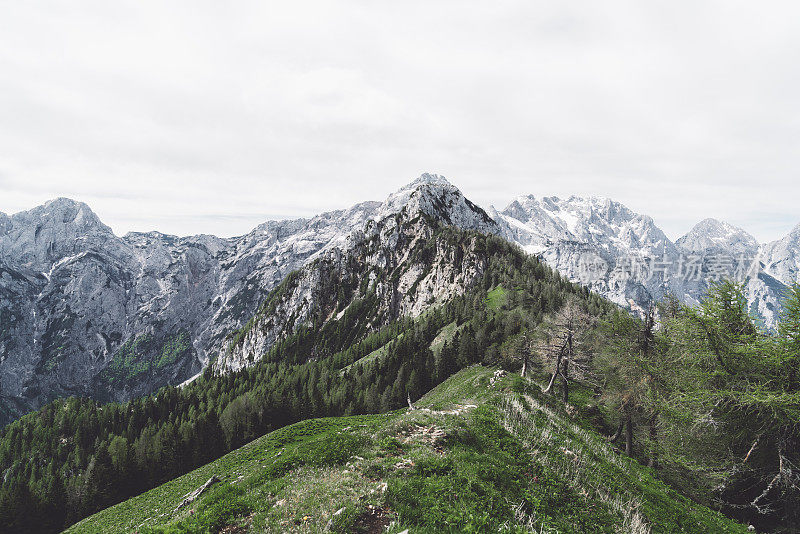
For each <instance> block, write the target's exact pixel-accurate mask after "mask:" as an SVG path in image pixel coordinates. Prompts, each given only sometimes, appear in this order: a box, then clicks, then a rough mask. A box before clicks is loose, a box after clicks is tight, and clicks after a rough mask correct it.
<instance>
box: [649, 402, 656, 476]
mask: <svg viewBox="0 0 800 534" xmlns="http://www.w3.org/2000/svg"><path fill="white" fill-rule="evenodd" d="M657 422H658V414H657V413H654V414H653V416H652V417H651V418H650V422H649V426H650V429H649V430H650V450H651V452H650V460H649V461H648V463H647V465H649V466H650V467H652V468H654V469H655V468H657V467H658V427H657V426H656V425H657Z"/></svg>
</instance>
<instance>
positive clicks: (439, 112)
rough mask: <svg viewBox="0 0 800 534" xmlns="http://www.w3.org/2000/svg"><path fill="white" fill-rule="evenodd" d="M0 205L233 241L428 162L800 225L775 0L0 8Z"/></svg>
mask: <svg viewBox="0 0 800 534" xmlns="http://www.w3.org/2000/svg"><path fill="white" fill-rule="evenodd" d="M0 10H1V12H2V17H0V147H2V148H0V210H2V211H5V212H14V211H18V210H21V209H26V208H29V207H31V206H33V205H35V204H38V203H40V202H43V201H45V200H47V199H49V198H52V197H55V196H70V197H74V198H78V199H80V200H84V201H86V202H88V203H90V204H91V205H92V207H93V208H94V209H95V210H96V211H97V212H98V214H99V215H100V216H101V218H102V219H103V220H104V221H106V222H107V223H108V224H110V225H111V226H112V228H114V230H115V231H117V232H118V233H124V232H125V231H127V230H131V229H137V230H147V229H152V228H158V229H160V230H162V231H166V232H172V233H178V234H187V233H196V232H206V233H217V234H222V235H232V234H237V233H243V232H246V231H248V230H249V229H250V228H251V227H252V226H254V225H255V224H257V223H258V222H261V221H262V220H264V219H265V218H268V217H286V216H303V215H310V214H313V213H317V212H320V211H323V210H327V209H334V208H339V207H345V206H348V205H350V204H353V203H355V202H358V201H361V200H365V199H382V198H383V197H385V196H386V195H387V194H388V193H389V192H390V191H392V190H394V189H396V188H397V187H399V186H401V185H402V184H403V183H405V182H407V181H410V180H411V179H412V178H414V177H415V176H416V175H418V174H419V173H420V172H422V171H433V172H440V173H442V174H445V175H446V176H448V177H449V178H450V179H451V180H452V181H453V182H454V183H455V184H456V185H458V186H459V187H461V188H462V189H463V190H464V192H465V193H466V194H467V195H468V196H470V198H472V199H473V200H475V201H477V202H478V203H480V204H483V205H488V204H490V203H492V204H495V205H498V206H504V205H505V204H506V203H507V202H508V201H510V200H511V199H512V198H513V197H514V196H516V195H519V194H523V193H524V194H527V193H532V194H536V195H550V194H557V195H570V194H578V195H590V194H592V195H604V196H609V197H612V198H615V199H617V200H620V201H622V202H624V203H626V204H628V205H629V206H630V207H631V208H632V209H635V210H637V211H640V212H644V213H648V214H650V215H652V216H653V217H654V218H655V219H656V221H657V222H658V223H659V224H660V225H661V226H662V227H664V228H665V230H666V231H667V233H668V234H669V235H670V236H672V237H678V236H679V235H680V234H681V233H683V232H685V231H686V230H688V229H689V228H690V227H691V226H692V225H693V223H694V222H696V221H698V220H700V219H703V218H705V217H709V216H712V217H718V218H723V219H726V220H729V221H730V222H732V223H735V224H737V225H739V226H742V227H744V228H746V229H748V230H750V231H751V232H753V233H754V234H755V235H756V236H757V237H758V238H760V239H762V240H767V239H775V238H777V237H779V236H780V235H782V234H784V233H786V232H787V231H788V230H789V229H790V228H791V227H792V226H793V225H794V224H796V223H797V222H800V212H798V210H797V208H796V199H797V198H798V197H800V185H798V183H799V182H800V180H798V179H797V178H796V174H797V168H798V163H800V153H799V151H800V149H798V147H797V143H796V140H797V139H798V138H799V137H800V136H798V134H800V96H798V95H800V66H798V64H797V61H796V58H797V57H798V52H800V31H798V30H799V29H800V28H798V26H800V23H798V22H797V21H798V20H800V17H798V15H800V12H799V11H800V6H798V5H797V4H795V3H791V2H760V3H758V4H755V3H744V2H730V1H728V2H668V3H667V2H648V3H642V2H591V1H585V2H572V3H568V4H564V3H552V2H493V3H491V4H489V3H474V4H472V3H469V2H416V1H412V2H359V1H355V0H353V1H338V2H332V1H331V2H322V1H316V2H294V3H264V2H237V3H235V4H228V5H222V4H219V3H212V2H204V1H192V2H188V1H187V2H169V3H164V2H142V1H137V2H94V3H88V2H87V3H83V4H82V9H81V10H80V11H77V10H76V9H75V4H74V3H64V2H36V3H33V2H0Z"/></svg>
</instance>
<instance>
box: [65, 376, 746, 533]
mask: <svg viewBox="0 0 800 534" xmlns="http://www.w3.org/2000/svg"><path fill="white" fill-rule="evenodd" d="M493 373H494V369H489V368H486V367H481V366H474V367H471V368H469V369H465V370H462V371H460V372H459V373H457V374H455V375H454V376H452V377H450V379H448V380H447V381H446V382H444V383H443V384H441V385H440V386H438V387H437V388H435V389H434V390H433V391H431V392H430V393H428V394H427V395H426V396H425V397H423V398H422V399H420V400H419V401H418V402H417V403H416V405H415V406H416V409H414V410H399V411H396V412H393V413H389V414H385V415H368V416H354V417H342V418H328V419H314V420H309V421H305V422H302V423H298V424H295V425H292V426H289V427H286V428H284V429H281V430H278V431H275V432H272V433H270V434H268V435H266V436H263V437H261V438H259V439H257V440H255V441H253V442H252V443H250V444H248V445H246V446H244V447H242V448H241V449H238V450H236V451H234V452H232V453H230V454H228V455H226V456H224V457H222V458H220V459H219V460H217V461H215V462H212V463H210V464H208V465H206V466H204V467H201V468H200V469H197V470H195V471H193V472H191V473H189V474H187V475H185V476H183V477H180V478H178V479H175V480H173V481H171V482H168V483H166V484H164V485H162V486H160V487H158V488H155V489H153V490H151V491H149V492H147V493H145V494H143V495H140V496H138V497H134V498H133V499H130V500H128V501H126V502H123V503H120V504H118V505H116V506H114V507H111V508H109V509H107V510H104V511H102V512H100V513H98V514H95V515H94V516H91V517H89V518H87V519H85V520H84V521H82V522H80V523H78V524H77V525H75V526H73V527H72V528H70V529H69V532H74V533H80V532H104V533H105V532H108V533H114V532H133V531H137V530H138V531H139V532H142V533H146V532H147V533H155V532H159V533H178V532H219V531H220V529H224V532H304V533H305V532H308V533H312V532H380V531H386V532H389V533H399V532H402V531H403V530H405V529H410V532H412V533H428V532H431V533H432V532H537V533H544V532H563V533H584V532H587V533H589V532H599V533H606V532H608V533H611V532H632V533H637V534H644V533H648V532H687V533H693V532H696V533H701V532H702V533H705V532H730V533H738V532H746V531H747V530H746V529H745V528H744V527H742V526H741V525H738V524H736V523H734V522H732V521H730V520H728V519H725V518H724V517H723V516H721V515H720V514H718V513H716V512H713V511H711V510H709V509H708V508H705V507H703V506H700V505H698V504H695V503H693V502H691V501H689V500H688V499H686V498H684V497H682V496H680V495H678V494H677V493H675V492H674V491H673V490H671V489H670V488H669V487H668V486H666V485H665V484H663V483H662V482H660V481H659V480H658V479H657V478H656V477H655V474H654V473H653V472H652V471H651V470H649V469H648V468H645V467H643V466H641V465H639V464H638V463H636V462H635V461H632V460H630V459H628V458H626V457H623V456H620V455H618V454H617V453H616V452H614V451H613V450H612V449H611V448H610V447H609V446H608V445H607V444H606V443H605V441H604V440H603V439H602V438H601V437H600V436H599V435H597V434H595V433H593V432H591V431H590V430H587V429H586V428H584V427H583V426H581V422H580V420H579V419H572V418H570V417H569V416H567V415H566V414H565V413H562V412H561V411H559V409H558V405H557V404H556V403H551V401H550V399H549V398H546V397H543V396H542V395H541V393H540V392H538V391H539V390H538V386H536V385H535V384H532V383H530V382H526V381H524V380H523V379H521V378H519V377H518V376H516V375H515V376H505V377H502V378H501V379H500V380H498V381H496V383H494V384H493V385H490V378H491V377H492V375H493ZM212 475H216V476H218V477H219V478H220V479H221V482H220V483H218V484H216V485H215V486H212V487H211V489H210V490H209V491H207V492H205V493H204V494H203V495H201V497H200V498H199V499H198V500H197V501H195V502H193V503H192V504H190V505H189V506H186V507H185V508H182V509H180V510H178V511H175V508H176V507H177V505H178V504H179V503H180V502H181V501H182V499H183V498H184V496H185V495H186V494H187V493H189V492H190V491H192V490H194V489H196V488H198V487H199V486H201V485H202V484H203V483H204V482H206V481H207V480H208V479H209V478H210V477H211V476H212Z"/></svg>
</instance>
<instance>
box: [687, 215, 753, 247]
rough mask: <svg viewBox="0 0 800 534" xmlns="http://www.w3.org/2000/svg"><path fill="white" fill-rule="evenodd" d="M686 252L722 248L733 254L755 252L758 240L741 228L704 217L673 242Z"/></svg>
mask: <svg viewBox="0 0 800 534" xmlns="http://www.w3.org/2000/svg"><path fill="white" fill-rule="evenodd" d="M675 244H676V245H678V247H679V248H681V249H683V250H685V251H687V252H703V251H707V250H724V251H728V252H732V253H735V254H755V253H756V252H758V241H757V240H756V238H755V237H753V236H752V235H750V234H748V233H747V232H745V231H744V230H742V229H741V228H739V227H737V226H733V225H732V224H728V223H726V222H723V221H719V220H717V219H704V220H702V221H700V222H699V223H697V224H696V225H695V226H694V227H693V228H692V229H691V230H690V231H689V232H688V233H687V234H686V235H684V236H683V237H681V238H680V239H678V240H677V241H676V242H675Z"/></svg>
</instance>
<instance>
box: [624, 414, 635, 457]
mask: <svg viewBox="0 0 800 534" xmlns="http://www.w3.org/2000/svg"><path fill="white" fill-rule="evenodd" d="M625 454H627V455H628V456H633V417H631V412H630V410H629V409H626V410H625Z"/></svg>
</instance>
